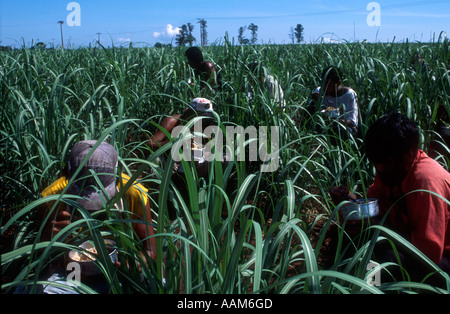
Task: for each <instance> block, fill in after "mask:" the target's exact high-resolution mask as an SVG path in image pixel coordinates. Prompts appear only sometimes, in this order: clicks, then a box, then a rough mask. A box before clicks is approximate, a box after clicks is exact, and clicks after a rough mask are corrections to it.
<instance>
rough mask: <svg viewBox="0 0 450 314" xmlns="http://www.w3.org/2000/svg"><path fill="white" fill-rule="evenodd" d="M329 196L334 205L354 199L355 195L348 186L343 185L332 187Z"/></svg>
mask: <svg viewBox="0 0 450 314" xmlns="http://www.w3.org/2000/svg"><path fill="white" fill-rule="evenodd" d="M330 196H331V199H332V200H333V203H334V204H335V205H338V204H339V203H341V202H343V201H349V200H356V195H355V194H353V193H351V192H350V190H349V189H348V187H346V186H344V185H341V186H335V187H333V188H332V189H331V191H330Z"/></svg>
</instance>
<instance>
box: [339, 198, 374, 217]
mask: <svg viewBox="0 0 450 314" xmlns="http://www.w3.org/2000/svg"><path fill="white" fill-rule="evenodd" d="M339 213H340V214H341V215H342V216H343V218H344V219H347V220H361V219H367V218H372V217H375V216H378V214H379V213H380V209H379V207H378V200H377V199H376V198H368V199H365V198H360V199H357V200H355V201H352V202H350V203H349V204H346V205H343V206H342V207H341V208H340V210H339Z"/></svg>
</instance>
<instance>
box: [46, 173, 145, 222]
mask: <svg viewBox="0 0 450 314" xmlns="http://www.w3.org/2000/svg"><path fill="white" fill-rule="evenodd" d="M121 179H122V182H121V184H117V188H118V189H120V187H121V186H125V185H126V184H127V182H128V181H129V180H130V177H129V176H128V175H126V174H124V173H122V174H121ZM68 182H69V181H68V180H67V178H66V177H61V178H59V179H58V180H56V181H55V182H53V183H52V184H50V185H49V186H48V187H47V188H46V189H45V190H44V191H42V193H41V195H42V197H46V196H50V195H55V194H60V193H61V192H62V191H63V190H64V189H65V187H66V186H67V183H68ZM147 192H148V190H147V189H146V188H145V187H144V186H143V185H142V184H140V183H134V184H133V185H131V186H130V188H129V189H128V190H127V191H126V192H125V199H126V201H127V205H128V206H127V207H126V208H127V209H128V210H129V211H130V212H132V213H133V214H136V215H138V216H139V217H144V209H145V206H146V205H147V203H148V201H149V200H148V197H147Z"/></svg>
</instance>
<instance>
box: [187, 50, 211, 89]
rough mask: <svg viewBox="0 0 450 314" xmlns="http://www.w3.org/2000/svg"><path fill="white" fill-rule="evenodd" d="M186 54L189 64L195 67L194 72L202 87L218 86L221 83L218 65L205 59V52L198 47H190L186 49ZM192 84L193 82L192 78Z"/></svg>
mask: <svg viewBox="0 0 450 314" xmlns="http://www.w3.org/2000/svg"><path fill="white" fill-rule="evenodd" d="M185 56H186V58H187V59H188V62H189V65H190V66H191V68H193V69H194V74H195V76H196V78H197V79H199V80H200V86H201V87H202V88H205V87H207V85H208V86H209V87H210V88H216V87H217V86H218V84H219V76H218V71H217V68H216V66H215V65H214V64H213V63H212V62H210V61H205V60H204V59H203V53H202V51H201V50H200V48H198V47H190V48H188V49H187V50H186V51H185ZM189 83H190V84H192V85H193V82H192V81H191V80H190V81H189Z"/></svg>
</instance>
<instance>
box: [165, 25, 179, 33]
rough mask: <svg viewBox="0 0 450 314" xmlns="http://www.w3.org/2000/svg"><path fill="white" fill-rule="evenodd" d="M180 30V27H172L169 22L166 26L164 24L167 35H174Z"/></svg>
mask: <svg viewBox="0 0 450 314" xmlns="http://www.w3.org/2000/svg"><path fill="white" fill-rule="evenodd" d="M180 30H181V28H179V27H175V28H173V26H172V25H171V24H167V26H166V31H167V34H168V35H169V36H175V35H176V34H178V33H179V32H180Z"/></svg>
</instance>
